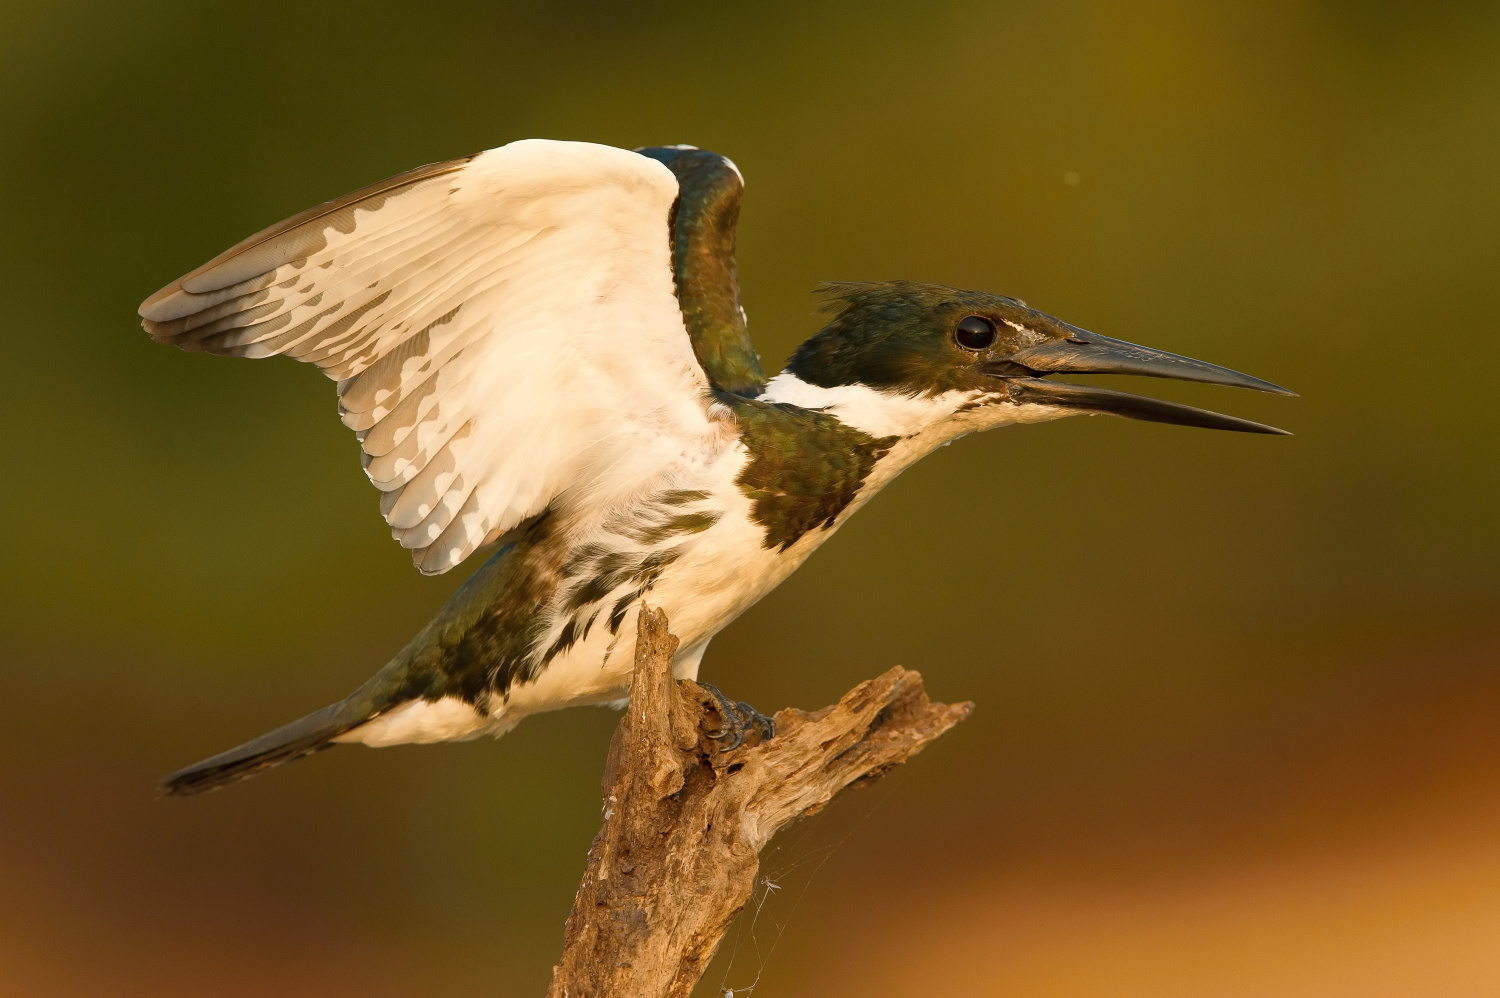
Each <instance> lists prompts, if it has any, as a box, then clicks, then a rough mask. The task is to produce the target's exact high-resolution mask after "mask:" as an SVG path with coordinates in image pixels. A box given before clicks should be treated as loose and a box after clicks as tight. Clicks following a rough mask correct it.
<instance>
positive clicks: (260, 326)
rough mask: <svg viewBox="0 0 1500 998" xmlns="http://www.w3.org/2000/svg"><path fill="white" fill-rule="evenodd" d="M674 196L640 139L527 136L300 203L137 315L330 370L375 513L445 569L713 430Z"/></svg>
mask: <svg viewBox="0 0 1500 998" xmlns="http://www.w3.org/2000/svg"><path fill="white" fill-rule="evenodd" d="M677 194H678V186H677V182H676V180H675V179H674V178H673V176H672V174H671V173H670V172H669V171H668V170H667V169H666V168H664V167H663V166H662V165H661V164H660V163H656V162H653V161H651V160H649V159H646V158H645V157H641V156H638V155H636V154H634V153H631V152H627V151H624V150H620V149H614V148H611V147H608V146H600V145H593V144H590V143H581V142H553V141H547V140H538V139H530V140H524V141H521V142H514V143H511V144H510V145H507V146H502V147H500V148H497V149H492V150H489V151H488V152H484V153H480V154H479V155H477V156H474V157H470V158H468V159H463V160H453V161H450V162H447V163H438V164H433V165H431V166H426V167H421V168H419V169H417V170H413V171H410V172H408V173H405V174H401V175H399V176H396V177H392V178H391V179H389V180H387V181H384V182H382V183H380V184H376V185H373V186H371V187H368V188H365V189H363V190H361V191H356V192H355V193H353V194H350V195H347V196H346V197H343V198H339V199H338V200H336V201H332V202H329V203H328V204H325V205H322V206H319V207H318V208H314V209H311V210H309V211H307V212H303V213H302V214H301V215H297V216H294V217H293V218H291V219H288V220H287V221H285V222H283V223H281V224H279V225H276V226H273V227H271V228H270V229H267V230H265V231H263V232H261V233H258V234H257V235H255V236H252V237H250V238H249V239H247V240H245V241H244V242H242V243H240V244H238V245H236V246H235V247H233V248H231V249H230V250H227V251H226V252H224V253H222V254H220V255H219V256H218V257H216V258H214V259H213V260H211V261H209V263H207V264H205V265H204V266H202V267H199V268H198V269H197V270H195V271H193V272H192V273H190V274H188V275H187V276H185V277H183V278H182V279H181V280H179V281H175V282H173V283H172V284H170V285H168V286H167V287H165V288H163V289H162V290H161V291H159V292H157V293H156V294H155V295H152V296H151V297H150V298H148V299H147V300H146V302H145V303H144V304H143V305H142V306H141V309H140V312H141V315H142V317H143V319H144V320H145V321H144V325H145V328H146V330H147V331H148V332H149V333H150V334H151V336H152V337H153V338H154V339H156V340H157V341H159V342H163V343H171V344H174V345H176V346H179V347H181V348H182V349H185V350H201V351H207V352H210V353H217V354H226V355H231V356H239V357H268V356H274V355H278V354H284V355H286V356H290V357H293V358H295V359H297V360H301V361H305V362H308V363H313V364H316V365H317V366H318V367H319V368H320V369H322V371H323V372H324V373H325V374H327V375H328V376H329V377H330V378H332V379H334V380H336V381H337V382H338V391H339V414H340V416H341V418H342V419H343V421H344V423H345V424H346V425H347V426H349V427H350V428H351V429H353V430H354V431H355V434H356V436H357V437H358V438H359V441H360V446H361V448H362V453H361V459H362V462H363V464H364V468H365V472H366V474H367V475H368V476H369V478H370V480H371V481H372V482H373V483H374V484H375V486H376V487H377V488H379V489H380V490H381V492H382V496H381V502H380V510H381V514H382V515H383V516H384V517H385V518H386V520H387V522H388V523H389V524H390V525H391V530H392V534H393V535H394V536H395V537H396V539H397V540H398V541H400V543H401V544H402V545H403V546H404V547H407V548H410V549H411V550H412V553H413V560H414V561H415V563H416V565H417V567H418V568H419V569H421V570H422V571H423V572H425V573H428V574H435V573H439V572H443V571H446V570H448V569H449V568H451V567H453V566H454V565H457V564H458V563H459V562H460V561H462V560H463V559H464V558H465V557H467V556H468V555H469V554H470V553H472V552H473V551H474V550H475V549H476V548H478V547H480V546H482V545H483V544H484V543H486V542H487V541H489V540H492V539H494V538H495V537H498V536H499V535H501V534H502V533H504V532H505V531H506V530H509V529H510V528H511V527H514V526H515V525H517V524H518V523H521V522H522V521H523V520H525V519H526V518H528V517H530V516H533V515H535V514H536V513H539V512H541V511H542V510H543V509H545V508H547V507H548V505H549V504H552V503H555V502H559V501H562V502H566V501H568V499H569V497H570V496H576V495H580V494H583V493H588V494H589V495H590V496H591V498H592V499H594V500H595V501H597V500H598V499H600V498H601V492H603V493H608V491H609V490H611V489H614V490H621V491H628V490H629V489H631V488H632V487H638V486H639V484H640V479H641V476H642V475H643V474H647V473H648V471H647V469H648V467H651V466H650V465H649V464H648V463H642V462H643V459H642V457H641V455H643V454H647V455H649V454H650V453H652V452H653V451H657V450H660V449H661V446H662V444H661V442H662V441H665V442H666V445H667V446H668V449H670V448H671V447H676V448H677V450H679V451H680V450H681V448H682V446H683V444H684V443H685V442H687V441H691V440H694V439H698V438H703V437H705V436H706V435H709V434H711V433H712V432H713V429H712V426H711V424H710V422H709V421H708V418H707V416H706V406H707V404H708V403H707V398H706V392H707V388H708V384H707V381H706V379H705V378H704V374H703V371H702V370H701V369H700V367H699V365H698V364H697V362H696V361H695V358H694V355H693V352H692V348H691V344H690V343H689V340H688V337H687V333H686V330H685V328H684V325H683V318H682V312H681V310H680V308H679V306H678V302H677V299H676V297H675V295H674V292H673V276H672V257H671V247H670V241H669V238H668V215H669V212H670V210H671V206H672V204H673V202H674V201H675V199H676V197H677ZM631 462H634V463H631ZM658 466H659V465H658ZM606 498H607V496H606Z"/></svg>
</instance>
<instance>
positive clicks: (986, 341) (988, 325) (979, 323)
mask: <svg viewBox="0 0 1500 998" xmlns="http://www.w3.org/2000/svg"><path fill="white" fill-rule="evenodd" d="M953 338H954V339H955V340H957V341H958V345H959V346H961V347H963V348H964V349H965V350H988V349H989V346H990V344H991V343H994V342H995V324H994V323H993V322H991V321H990V320H988V319H986V318H985V317H984V316H982V315H971V316H968V317H967V318H964V319H960V320H959V322H958V326H957V327H956V328H955V329H954V330H953Z"/></svg>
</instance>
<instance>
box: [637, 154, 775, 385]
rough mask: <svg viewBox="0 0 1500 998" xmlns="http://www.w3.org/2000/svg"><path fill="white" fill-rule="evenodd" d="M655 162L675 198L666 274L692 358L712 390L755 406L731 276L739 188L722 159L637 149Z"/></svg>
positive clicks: (759, 380) (754, 366) (754, 380)
mask: <svg viewBox="0 0 1500 998" xmlns="http://www.w3.org/2000/svg"><path fill="white" fill-rule="evenodd" d="M636 152H638V153H640V154H641V155H642V156H649V157H651V158H652V159H656V160H660V161H661V162H663V163H665V164H666V165H667V168H668V169H669V170H671V171H672V173H673V175H674V176H676V177H677V183H678V186H679V187H680V188H681V190H682V193H681V195H680V196H679V198H678V201H677V207H676V210H675V211H674V212H673V214H672V266H673V269H674V271H675V272H676V275H677V297H678V300H679V301H680V302H681V304H682V315H683V319H684V320H685V321H686V323H687V329H688V335H689V336H690V337H691V338H692V342H693V353H694V354H696V355H697V357H698V363H699V364H701V365H703V370H704V371H706V372H707V373H708V379H709V381H711V382H713V385H714V387H715V388H720V389H723V390H724V391H726V392H733V393H734V394H736V395H744V396H746V397H749V398H754V397H755V396H757V395H759V394H760V393H761V392H763V391H765V388H766V375H765V372H763V371H762V370H761V368H760V357H759V356H758V355H757V354H756V352H755V346H754V344H752V343H751V342H750V332H749V330H748V329H747V328H746V323H745V310H744V309H743V308H741V307H740V281H739V274H738V273H737V272H736V270H735V263H734V248H735V247H734V244H735V226H736V225H737V224H738V223H739V220H740V195H741V194H743V193H744V190H745V181H744V178H742V177H741V176H740V171H739V169H738V168H737V167H736V166H735V165H734V163H732V162H730V161H729V159H727V158H726V157H724V156H720V155H719V154H718V153H715V152H709V151H708V150H707V149H698V148H695V147H693V146H652V147H649V148H645V149H637V150H636Z"/></svg>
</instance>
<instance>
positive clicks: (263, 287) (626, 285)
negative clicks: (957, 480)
mask: <svg viewBox="0 0 1500 998" xmlns="http://www.w3.org/2000/svg"><path fill="white" fill-rule="evenodd" d="M743 186H744V182H743V179H742V177H741V175H740V172H739V170H738V169H737V168H736V167H735V165H734V164H733V163H732V162H730V161H729V160H728V159H726V158H725V157H723V156H719V155H717V154H715V153H711V152H707V151H705V150H700V149H696V148H694V147H692V146H671V147H660V148H647V149H639V150H635V151H627V150H623V149H615V148H611V147H609V146H603V145H595V144H591V143H583V142H556V141H548V140H541V139H528V140H524V141H519V142H513V143H511V144H509V145H505V146H501V147H499V148H496V149H491V150H489V151H487V152H483V153H480V154H478V155H476V156H470V157H468V158H465V159H458V160H452V161H449V162H445V163H436V164H433V165H430V166H424V167H420V168H418V169H416V170H412V171H410V172H407V173H403V174H400V175H399V176H396V177H392V178H391V179H389V180H386V181H384V182H383V183H379V184H375V185H373V186H371V187H367V188H364V189H363V190H360V191H356V192H354V193H353V194H349V195H347V196H345V197H342V198H339V199H337V200H335V201H330V202H328V203H327V204H323V205H320V206H318V207H316V208H312V209H310V210H308V211H305V212H303V213H302V214H300V215H296V216H294V217H292V218H290V219H287V220H286V221H285V222H282V223H280V224H279V225H275V226H272V227H271V228H269V229H266V230H264V231H262V232H260V233H257V234H256V235H253V236H251V237H250V238H248V239H246V240H244V241H243V242H241V243H239V244H238V245H236V246H234V247H232V248H230V249H229V250H226V251H225V252H224V253H222V254H220V255H219V256H217V257H215V258H214V259H212V260H210V261H209V262H208V263H206V264H204V265H203V266H201V267H199V268H198V269H197V270H194V271H193V272H192V273H190V274H188V275H187V276H185V277H183V278H181V279H180V280H177V281H174V282H173V283H171V284H169V285H167V287H165V288H163V289H162V290H161V291H158V292H157V293H156V294H154V295H152V296H151V297H150V298H148V299H147V300H146V301H145V303H144V304H142V306H141V308H140V314H141V316H142V318H143V319H144V325H145V328H146V330H147V331H148V332H149V333H150V334H151V336H152V338H153V339H155V340H156V341H158V342H161V343H170V344H174V345H176V346H178V347H181V348H182V349H184V350H201V351H207V352H209V353H215V354H228V355H231V356H235V357H271V356H275V355H285V356H288V357H293V358H296V359H297V360H301V361H307V362H309V363H313V364H316V365H318V367H319V368H320V369H322V371H323V373H324V374H326V375H328V377H329V378H331V379H333V380H334V381H336V382H337V383H338V396H339V416H340V418H341V419H342V420H343V422H344V424H345V425H346V426H348V427H349V428H350V429H351V430H353V431H354V434H355V436H356V438H357V439H358V440H359V444H360V450H361V455H360V456H361V460H362V462H363V464H364V470H365V474H367V475H368V476H369V478H370V481H372V482H373V483H374V484H375V487H376V488H377V489H379V490H380V512H381V514H382V515H383V516H384V517H385V520H386V522H387V523H388V524H390V527H391V533H392V535H393V536H394V537H395V539H396V540H397V541H399V542H400V544H401V545H402V546H403V547H405V548H407V549H409V550H410V551H411V552H412V558H413V560H414V561H415V563H416V567H417V568H418V569H419V570H420V571H422V572H424V573H427V574H436V573H441V572H446V571H448V570H449V569H452V568H454V567H455V566H457V565H458V564H459V563H461V562H463V561H464V560H465V559H467V558H468V557H469V556H471V555H473V554H475V553H476V552H479V551H481V550H483V551H485V552H487V553H488V555H489V557H488V559H487V560H486V561H485V562H484V563H483V565H482V566H481V567H480V568H479V569H478V570H477V571H476V572H475V573H474V574H473V576H472V577H471V578H469V580H468V581H467V582H465V583H464V584H463V586H462V587H461V588H460V589H459V590H458V591H457V592H456V593H454V595H453V596H452V598H451V599H449V600H448V602H447V603H446V604H445V605H444V606H443V608H442V609H441V610H440V611H438V613H437V615H436V616H435V617H434V618H433V619H432V621H431V622H430V623H429V624H428V625H427V626H426V627H425V628H423V629H422V631H421V632H420V633H418V634H417V635H416V637H414V638H412V639H411V641H410V642H409V643H408V644H407V645H406V647H405V648H402V649H401V650H400V652H398V653H397V654H396V656H395V657H394V658H392V659H391V661H390V662H389V663H388V664H387V665H386V666H385V667H384V668H382V669H381V670H380V671H379V672H377V673H376V674H375V675H374V676H373V677H372V678H371V679H370V680H369V681H368V682H366V683H365V684H364V685H363V686H361V687H359V689H357V690H355V691H354V692H353V693H351V694H350V695H349V696H348V697H346V698H345V699H343V700H341V701H339V702H338V703H335V704H332V705H330V706H328V707H325V708H323V709H322V710H319V711H316V712H314V713H312V714H309V715H308V716H306V717H304V718H302V719H301V720H298V721H293V722H292V723H290V724H287V725H285V726H284V727H281V728H278V729H277V730H275V731H272V732H270V733H269V734H266V735H262V736H261V737H259V738H257V739H255V740H253V741H250V742H247V743H246V744H244V745H241V746H240V747H238V748H234V749H230V750H229V751H227V752H224V753H222V754H220V755H216V756H214V757H212V758H210V759H206V760H204V761H203V762H200V763H198V764H196V765H194V766H190V767H188V768H186V769H184V770H181V771H180V772H177V773H174V774H172V775H171V776H168V777H167V778H166V779H165V780H164V781H163V788H164V791H165V792H166V793H168V794H191V793H197V792H199V791H203V790H209V789H213V788H216V787H220V786H223V785H224V784H227V783H230V782H233V781H235V780H239V779H242V778H244V777H246V776H250V775H252V774H254V773H257V772H259V771H260V770H263V769H266V768H268V767H271V766H275V765H278V764H280V763H283V762H286V761H289V760H291V759H295V758H298V757H300V756H304V755H308V754H310V753H312V752H314V751H316V750H318V749H321V748H325V747H327V746H329V745H332V744H341V743H356V742H357V743H361V744H364V745H372V746H382V745H397V744H403V743H412V742H439V741H449V740H456V739H470V738H475V737H478V736H480V735H495V736H499V735H501V734H504V733H505V732H507V731H509V730H510V729H511V728H513V727H515V725H516V724H517V722H519V721H520V720H521V719H522V718H523V717H526V716H527V715H528V714H534V713H537V712H538V711H545V710H554V709H557V708H560V707H570V706H574V705H579V704H612V705H615V706H617V707H618V706H623V705H624V703H625V701H626V699H627V698H628V695H629V683H630V675H631V667H632V663H633V658H634V645H635V634H636V628H635V617H636V614H637V612H638V609H639V607H640V606H641V604H642V601H643V600H645V599H647V598H648V597H649V600H650V601H651V603H652V604H654V605H657V606H660V607H662V608H663V609H664V610H665V611H666V612H667V615H668V617H669V619H670V620H671V622H672V629H673V631H674V633H675V634H676V635H677V636H678V638H679V639H680V642H681V644H680V646H679V650H678V652H677V654H676V658H675V660H674V664H673V671H674V674H675V675H676V676H678V677H679V678H692V679H696V677H697V674H698V665H699V662H700V661H701V660H702V658H703V653H704V650H705V649H706V648H707V647H708V643H709V641H710V640H712V638H713V636H714V635H715V634H717V633H718V632H719V631H720V630H722V629H723V628H724V627H725V626H726V625H727V624H728V623H729V622H730V621H732V620H734V619H735V618H736V617H738V616H739V615H740V614H742V613H744V612H745V610H746V609H747V608H748V607H750V606H751V605H752V604H754V603H755V602H756V601H757V600H759V599H760V598H761V597H762V596H764V595H766V593H768V592H770V591H771V590H772V589H774V588H775V587H776V586H777V584H779V583H780V582H781V581H782V580H783V579H785V578H786V577H787V576H788V575H789V574H790V573H791V572H792V571H794V570H795V569H796V568H797V567H798V566H799V565H801V564H802V562H803V561H804V560H805V559H806V558H807V556H808V555H809V554H811V553H812V552H813V549H815V548H816V547H818V545H820V544H822V543H823V542H824V541H826V540H828V538H829V537H830V536H832V534H833V532H834V531H835V530H837V529H838V528H839V526H840V525H841V524H842V523H843V522H844V521H845V520H846V519H848V517H849V516H850V515H851V514H852V513H854V511H855V510H857V509H859V508H860V506H862V505H864V503H866V502H867V501H868V500H869V499H870V497H871V496H873V495H874V494H875V493H876V492H878V491H880V489H881V488H882V487H883V486H885V485H886V483H888V482H889V481H891V479H892V478H894V477H895V476H896V475H898V474H900V473H901V472H902V471H903V470H905V469H906V468H907V467H909V466H910V465H911V464H912V463H913V462H915V461H917V460H918V459H919V458H921V457H922V456H923V455H925V454H928V453H930V452H931V451H932V450H933V449H935V448H937V447H939V446H941V445H942V444H945V443H948V442H949V441H952V440H954V439H956V438H958V437H960V436H963V435H964V434H967V433H973V432H975V431H978V430H988V429H992V428H994V427H997V426H1005V425H1008V424H1011V423H1034V422H1041V421H1043V420H1051V419H1058V418H1060V417H1063V416H1072V415H1078V414H1086V413H1108V414H1111V415H1115V416H1125V417H1129V418H1131V419H1144V420H1154V421H1156V422H1163V423H1178V424H1182V425H1185V426H1199V427H1208V428H1212V429H1220V430H1239V431H1244V432H1250V433H1281V432H1283V431H1281V430H1277V429H1275V428H1273V427H1270V426H1265V425H1262V424H1259V423H1253V422H1250V421H1248V420H1243V419H1236V418H1234V417H1232V416H1224V415H1219V414H1217V413H1213V412H1208V411H1205V410H1202V409H1195V408H1191V407H1188V406H1184V405H1178V404H1175V403H1172V402H1164V401H1159V400H1156V399H1150V398H1144V397H1141V396H1138V395H1132V394H1127V393H1125V392H1120V391H1113V390H1109V389H1105V388H1098V387H1093V386H1084V385H1079V384H1069V383H1065V382H1058V381H1051V380H1048V376H1049V375H1053V374H1067V373H1087V374H1136V375H1148V376H1152V377H1160V378H1176V379H1179V380H1184V381H1201V382H1208V383H1210V384H1216V385H1233V386H1238V387H1241V388H1252V389H1256V390H1259V391H1266V392H1277V393H1281V394H1291V393H1290V392H1287V391H1286V390H1285V389H1282V388H1278V387H1277V386H1276V385H1273V384H1270V383H1268V382H1265V381H1261V380H1259V379H1256V378H1251V377H1248V376H1246V375H1243V374H1238V373H1236V372H1234V371H1230V370H1227V369H1225V368H1222V367H1216V366H1214V365H1212V364H1206V363H1203V362H1201V361H1197V360H1192V359H1189V358H1187V357H1181V356H1177V355H1175V354H1170V353H1164V352H1162V351H1159V350H1152V349H1149V348H1147V347H1142V346H1136V345H1133V344H1130V343H1126V342H1123V341H1120V340H1115V339H1110V338H1109V337H1106V336H1100V335H1098V334H1096V333H1091V332H1088V331H1086V330H1083V329H1080V328H1078V327H1077V326H1072V325H1069V324H1068V323H1066V322H1063V321H1061V320H1059V319H1055V318H1053V317H1052V316H1050V315H1046V314H1044V313H1042V312H1039V311H1037V310H1035V309H1033V308H1030V307H1028V306H1027V305H1026V304H1025V303H1024V302H1022V301H1019V300H1017V299H1014V298H1007V297H1004V296H1002V295H997V294H988V293H985V292H979V291H961V290H958V289H955V288H950V287H943V286H941V285H937V284H921V283H916V282H912V281H884V282H879V283H870V284H827V285H823V286H821V288H820V289H819V290H820V291H821V293H822V294H823V296H824V307H825V311H826V313H827V316H828V321H827V324H826V325H825V326H824V327H823V328H822V329H821V330H820V331H819V332H817V333H816V334H814V335H813V336H812V337H811V338H810V339H808V340H807V341H806V342H804V343H803V344H802V345H801V346H800V347H798V348H797V350H796V351H795V353H794V354H793V355H792V358H791V361H790V363H788V364H787V366H786V369H785V370H783V371H782V372H781V373H780V374H777V375H776V376H775V377H772V378H769V379H768V378H767V377H766V376H765V374H764V373H763V372H762V370H761V367H760V362H759V359H758V358H757V355H756V353H755V350H754V348H753V347H752V345H751V342H750V339H749V336H748V334H747V332H746V326H745V313H744V310H743V309H742V308H741V307H740V304H739V285H738V278H737V275H736V272H735V225H736V223H737V222H738V219H739V209H740V195H741V192H742V190H743ZM285 526H286V530H287V532H288V533H289V534H291V535H295V532H296V531H297V530H298V529H299V528H298V524H297V521H296V518H295V514H292V513H288V514H286V519H285ZM714 695H715V696H716V697H720V698H721V706H722V707H725V708H726V709H725V710H724V711H722V713H723V714H724V716H725V718H726V731H725V733H724V734H725V736H726V737H733V738H734V739H735V740H736V742H737V741H738V740H739V739H741V738H743V737H744V731H745V730H746V729H747V728H749V727H753V726H756V725H764V722H765V719H764V718H762V717H760V715H758V714H757V713H756V712H755V711H754V710H753V709H752V708H749V707H748V705H745V704H736V703H734V702H732V701H727V700H724V699H722V697H723V695H722V694H719V693H718V692H717V691H714ZM772 733H773V729H769V728H767V729H766V730H763V732H762V734H763V736H764V737H769V736H770V735H771V734H772Z"/></svg>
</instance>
